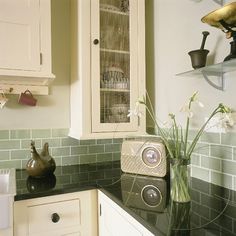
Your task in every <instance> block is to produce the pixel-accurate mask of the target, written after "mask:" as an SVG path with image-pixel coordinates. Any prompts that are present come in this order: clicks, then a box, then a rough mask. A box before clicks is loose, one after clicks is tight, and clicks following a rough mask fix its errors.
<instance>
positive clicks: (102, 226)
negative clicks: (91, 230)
mask: <svg viewBox="0 0 236 236" xmlns="http://www.w3.org/2000/svg"><path fill="white" fill-rule="evenodd" d="M98 196H99V199H98V201H99V202H98V203H99V208H100V216H99V236H120V235H129V236H153V234H152V233H150V232H149V231H148V230H147V229H145V228H144V227H143V226H142V225H141V224H140V223H139V222H137V221H136V220H135V219H134V218H133V217H131V216H130V215H129V214H128V213H127V212H125V211H124V210H123V209H122V208H120V207H119V206H118V205H117V204H116V203H114V202H113V201H112V200H111V199H109V198H108V197H106V196H105V195H104V194H103V193H101V192H99V195H98Z"/></svg>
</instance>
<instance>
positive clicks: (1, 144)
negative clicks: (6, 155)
mask: <svg viewBox="0 0 236 236" xmlns="http://www.w3.org/2000/svg"><path fill="white" fill-rule="evenodd" d="M0 149H5V150H6V149H8V150H9V149H10V150H11V149H20V140H8V141H5V140H1V141H0Z"/></svg>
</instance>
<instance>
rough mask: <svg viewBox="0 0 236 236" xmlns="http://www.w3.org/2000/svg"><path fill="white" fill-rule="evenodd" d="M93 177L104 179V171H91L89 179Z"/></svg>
mask: <svg viewBox="0 0 236 236" xmlns="http://www.w3.org/2000/svg"><path fill="white" fill-rule="evenodd" d="M93 179H96V180H98V179H104V171H94V172H89V180H93Z"/></svg>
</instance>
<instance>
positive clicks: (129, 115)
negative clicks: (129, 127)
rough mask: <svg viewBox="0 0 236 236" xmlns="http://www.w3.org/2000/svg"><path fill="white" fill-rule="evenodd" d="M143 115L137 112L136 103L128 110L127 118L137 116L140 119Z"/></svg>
mask: <svg viewBox="0 0 236 236" xmlns="http://www.w3.org/2000/svg"><path fill="white" fill-rule="evenodd" d="M142 115H143V114H142V112H141V111H140V110H139V102H136V104H135V107H134V109H133V110H131V109H130V110H128V115H127V117H131V116H138V117H141V116H142Z"/></svg>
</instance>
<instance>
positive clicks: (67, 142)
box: [61, 137, 80, 146]
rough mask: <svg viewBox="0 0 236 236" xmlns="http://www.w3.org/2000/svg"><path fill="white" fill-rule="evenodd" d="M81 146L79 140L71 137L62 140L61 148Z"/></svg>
mask: <svg viewBox="0 0 236 236" xmlns="http://www.w3.org/2000/svg"><path fill="white" fill-rule="evenodd" d="M79 144H80V142H79V140H77V139H74V138H71V137H67V138H62V139H61V146H78V145H79Z"/></svg>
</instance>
